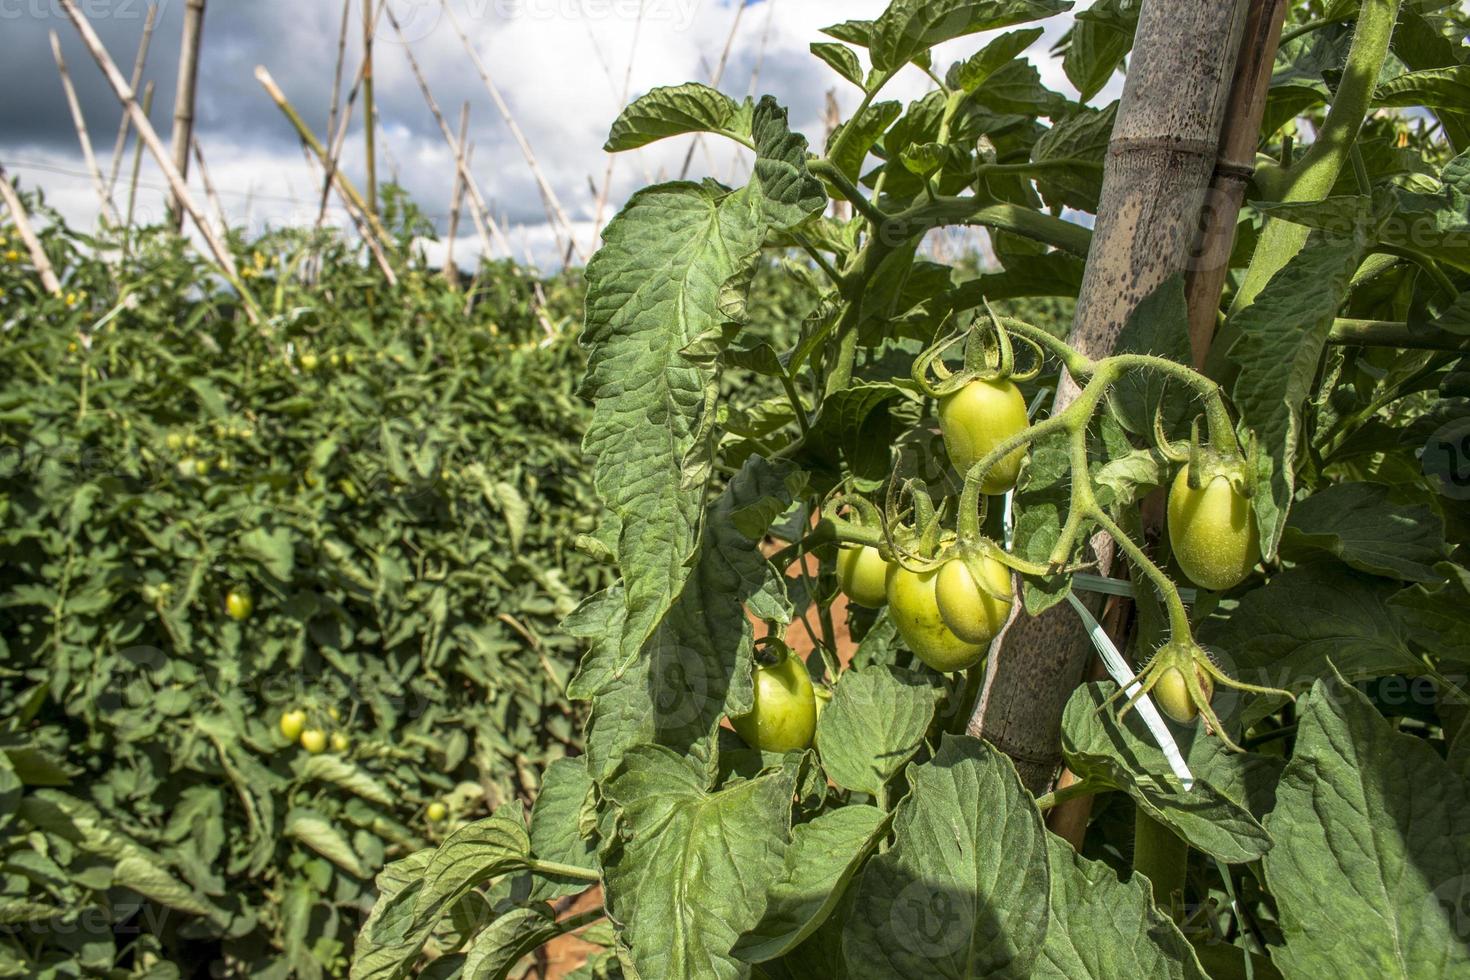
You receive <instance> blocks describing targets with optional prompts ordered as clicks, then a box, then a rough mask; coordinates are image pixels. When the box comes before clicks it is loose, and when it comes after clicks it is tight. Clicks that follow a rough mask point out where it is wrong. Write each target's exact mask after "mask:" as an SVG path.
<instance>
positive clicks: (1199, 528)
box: [1169, 467, 1261, 592]
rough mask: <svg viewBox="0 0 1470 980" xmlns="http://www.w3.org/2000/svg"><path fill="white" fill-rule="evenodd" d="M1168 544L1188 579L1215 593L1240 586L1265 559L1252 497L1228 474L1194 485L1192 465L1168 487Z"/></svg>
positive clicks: (1183, 469) (1181, 472) (1184, 468)
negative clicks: (1191, 482) (1240, 491)
mask: <svg viewBox="0 0 1470 980" xmlns="http://www.w3.org/2000/svg"><path fill="white" fill-rule="evenodd" d="M1169 545H1170V547H1171V548H1173V550H1174V560H1175V561H1177V562H1178V563H1179V568H1180V569H1181V570H1182V571H1183V572H1184V574H1185V575H1187V576H1189V580H1190V581H1191V582H1193V583H1194V584H1195V585H1198V586H1200V587H1201V588H1204V589H1210V590H1211V591H1214V592H1219V591H1222V590H1224V589H1229V588H1233V587H1234V586H1236V585H1239V584H1240V583H1241V582H1242V581H1244V580H1245V577H1246V576H1247V575H1249V574H1250V573H1251V569H1252V568H1254V567H1255V564H1256V562H1258V561H1260V559H1261V543H1260V538H1259V536H1258V535H1257V533H1256V522H1255V518H1254V517H1253V516H1252V514H1251V505H1250V501H1249V500H1247V499H1246V498H1245V497H1243V496H1241V495H1240V494H1238V493H1236V492H1235V488H1234V487H1232V486H1231V485H1230V481H1229V480H1228V479H1226V478H1225V477H1224V476H1216V477H1215V478H1214V479H1213V480H1211V481H1210V482H1209V485H1208V486H1204V487H1201V488H1200V489H1198V490H1194V489H1192V488H1191V487H1190V486H1189V468H1188V467H1183V468H1181V469H1180V470H1179V475H1178V476H1176V477H1175V478H1174V486H1173V487H1172V488H1171V489H1170V490H1169Z"/></svg>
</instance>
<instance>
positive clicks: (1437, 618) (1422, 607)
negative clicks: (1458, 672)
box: [1388, 562, 1470, 664]
mask: <svg viewBox="0 0 1470 980" xmlns="http://www.w3.org/2000/svg"><path fill="white" fill-rule="evenodd" d="M1438 571H1440V572H1442V573H1443V574H1444V576H1445V578H1444V579H1443V580H1441V582H1440V583H1439V584H1437V585H1434V586H1430V585H1416V586H1413V587H1412V588H1408V589H1405V590H1404V591H1402V592H1400V593H1398V594H1397V595H1395V596H1393V597H1392V598H1391V599H1389V600H1388V605H1389V609H1390V611H1391V612H1393V613H1394V614H1396V615H1398V616H1400V617H1402V618H1403V619H1404V621H1405V622H1406V623H1408V624H1409V628H1410V629H1411V630H1412V635H1413V638H1414V639H1415V640H1416V641H1417V642H1418V643H1420V644H1421V645H1422V646H1423V647H1424V648H1425V649H1427V650H1428V651H1429V652H1430V653H1432V654H1434V655H1435V656H1437V657H1442V658H1445V659H1448V660H1452V661H1455V662H1457V663H1460V664H1470V570H1466V569H1465V567H1464V566H1462V565H1454V564H1451V563H1449V562H1442V563H1440V565H1439V566H1438Z"/></svg>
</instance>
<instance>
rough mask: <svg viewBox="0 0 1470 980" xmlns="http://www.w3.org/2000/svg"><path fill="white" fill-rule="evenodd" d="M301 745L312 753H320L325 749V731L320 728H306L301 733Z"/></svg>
mask: <svg viewBox="0 0 1470 980" xmlns="http://www.w3.org/2000/svg"><path fill="white" fill-rule="evenodd" d="M301 747H302V748H303V749H305V750H306V751H308V752H310V753H311V754H312V755H320V754H321V753H323V752H325V751H326V750H327V733H326V732H324V731H322V730H321V729H320V728H308V729H307V730H306V731H304V732H302V733H301Z"/></svg>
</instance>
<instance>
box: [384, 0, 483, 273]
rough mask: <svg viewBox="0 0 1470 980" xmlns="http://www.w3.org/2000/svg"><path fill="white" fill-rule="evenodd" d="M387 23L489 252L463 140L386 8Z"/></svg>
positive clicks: (479, 198)
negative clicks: (457, 136)
mask: <svg viewBox="0 0 1470 980" xmlns="http://www.w3.org/2000/svg"><path fill="white" fill-rule="evenodd" d="M386 12H387V14H388V23H389V24H390V25H392V27H393V32H394V33H395V34H397V35H398V43H399V44H400V45H402V46H403V53H404V55H405V56H407V58H408V67H409V68H411V69H412V70H413V77H414V80H415V81H417V82H418V83H419V91H420V92H422V93H423V94H424V101H425V102H426V103H428V106H429V111H430V112H431V113H433V115H434V122H436V123H438V124H439V132H440V133H441V134H442V135H443V136H444V142H445V143H447V144H449V152H450V153H452V154H454V166H455V173H456V174H457V175H458V176H459V179H460V180H463V181H464V183H465V185H466V188H467V189H468V191H469V194H470V216H471V217H472V218H474V221H475V230H476V231H477V232H479V234H480V241H481V243H482V244H483V245H484V247H485V254H486V255H487V256H488V255H489V254H490V252H491V245H490V232H489V230H488V229H487V228H486V225H485V199H484V197H482V196H481V195H480V191H479V188H478V187H476V186H474V185H475V179H474V176H473V175H472V174H471V173H470V168H469V164H468V162H467V161H466V160H465V155H464V140H463V138H461V139H455V138H454V131H453V130H451V129H450V128H449V121H448V120H446V119H445V118H444V113H443V112H441V111H440V109H439V102H438V100H437V99H435V98H434V93H433V91H432V90H431V89H430V88H429V80H428V79H427V78H425V77H424V73H423V71H422V70H421V69H420V68H419V62H418V59H417V58H415V57H414V56H413V47H412V46H411V45H410V44H409V43H408V38H406V37H404V36H403V29H402V28H401V27H399V25H398V18H397V17H395V16H393V11H392V9H391V8H390V9H388V10H387V11H386ZM460 118H461V123H464V122H465V121H467V120H468V119H469V103H468V102H466V103H465V106H464V114H463V115H462V116H461V117H460Z"/></svg>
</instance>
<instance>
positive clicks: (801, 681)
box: [730, 652, 817, 752]
mask: <svg viewBox="0 0 1470 980" xmlns="http://www.w3.org/2000/svg"><path fill="white" fill-rule="evenodd" d="M753 680H754V682H755V704H754V706H753V707H752V708H751V710H750V713H749V714H744V715H741V716H740V717H738V718H731V719H730V724H731V725H733V726H734V727H735V731H736V732H738V733H739V735H740V737H741V738H743V739H745V743H746V744H747V745H749V746H751V747H752V748H757V749H760V750H762V751H764V752H794V751H796V750H798V749H804V748H806V747H807V746H809V745H811V744H812V736H813V735H815V734H816V731H817V703H816V701H817V699H816V695H815V693H813V691H812V679H811V678H810V677H809V676H807V672H806V664H804V663H802V661H801V658H800V657H797V656H794V655H792V654H790V653H789V652H788V653H787V654H786V656H785V657H784V658H783V659H782V660H781V662H780V663H776V664H771V665H769V666H768V665H766V664H762V663H759V662H757V663H756V666H755V671H754V678H753Z"/></svg>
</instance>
